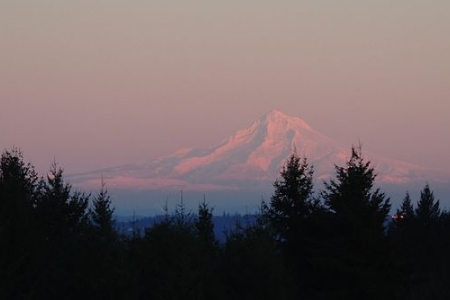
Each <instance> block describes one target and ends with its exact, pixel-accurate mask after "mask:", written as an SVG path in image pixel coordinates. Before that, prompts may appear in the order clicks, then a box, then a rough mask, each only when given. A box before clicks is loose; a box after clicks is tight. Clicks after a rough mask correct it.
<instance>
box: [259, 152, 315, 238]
mask: <svg viewBox="0 0 450 300" xmlns="http://www.w3.org/2000/svg"><path fill="white" fill-rule="evenodd" d="M313 172H314V171H313V168H312V167H310V166H309V164H308V162H307V159H306V158H304V159H300V158H299V157H298V156H297V154H296V153H295V152H294V153H293V154H292V155H291V156H290V158H289V159H288V161H287V162H286V165H285V166H283V169H282V171H281V172H280V178H279V179H277V180H276V181H275V183H274V188H275V191H274V194H273V196H272V198H271V200H270V204H269V208H268V210H267V214H268V220H269V222H270V223H271V225H272V226H273V228H274V230H275V231H276V233H277V235H278V237H279V239H280V240H281V241H283V242H285V241H288V240H289V239H292V238H294V237H295V236H298V234H299V230H301V229H300V227H299V226H301V223H302V222H303V221H304V220H305V219H306V218H307V217H308V216H309V215H310V214H311V212H312V210H313V208H314V202H313V198H312V193H313V182H312V177H313Z"/></svg>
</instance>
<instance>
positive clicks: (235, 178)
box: [73, 111, 430, 190]
mask: <svg viewBox="0 0 450 300" xmlns="http://www.w3.org/2000/svg"><path fill="white" fill-rule="evenodd" d="M294 149H296V151H297V154H298V155H299V156H301V157H307V158H308V161H309V162H310V163H311V164H312V165H313V166H314V169H315V177H316V178H317V179H328V178H330V177H332V176H333V174H334V165H335V164H337V165H344V164H345V162H346V160H347V159H348V157H349V155H350V148H349V147H346V146H343V145H341V144H340V143H338V142H336V141H334V140H332V139H330V138H329V137H326V136H324V135H322V134H320V133H319V132H317V131H315V130H314V129H312V128H311V127H310V126H309V125H308V124H307V123H306V122H305V121H303V120H302V119H300V118H297V117H290V116H287V115H285V114H283V113H282V112H279V111H272V112H270V113H268V114H266V115H264V116H263V117H261V118H260V119H259V120H257V121H256V122H254V123H253V124H251V126H250V127H248V128H246V129H242V130H239V131H238V132H236V133H235V134H234V135H232V136H231V137H229V138H228V139H227V140H225V141H224V142H223V143H221V144H219V145H218V146H216V147H213V148H210V149H181V150H179V151H177V152H175V153H174V154H173V155H169V156H166V157H163V158H160V159H158V160H155V161H153V162H151V163H150V164H142V165H133V166H123V167H118V168H110V169H106V170H100V171H97V172H91V173H87V174H82V175H78V176H74V177H73V181H74V182H75V183H77V184H78V185H81V186H85V187H98V186H99V177H100V174H102V176H103V177H104V178H105V179H106V180H107V181H108V185H109V186H112V187H115V188H124V189H127V188H142V189H159V188H161V189H162V188H176V189H185V190H218V189H219V190H220V189H239V188H240V187H241V186H245V187H246V188H248V187H251V186H259V185H262V184H264V185H266V184H270V183H272V182H273V181H274V180H275V178H276V177H277V176H278V174H279V171H280V169H281V168H282V166H283V165H284V164H285V162H286V158H287V157H289V155H290V154H291V153H292V152H293V150H294ZM363 153H364V154H365V156H366V157H367V158H369V159H370V160H371V161H372V162H373V164H374V166H375V168H376V171H377V173H378V178H377V180H378V181H379V182H381V183H383V182H384V183H390V184H404V183H409V182H414V181H421V182H424V181H426V180H427V179H430V178H429V176H430V173H429V172H427V170H425V169H424V168H421V167H418V166H415V165H412V164H409V163H405V162H400V161H396V160H392V159H385V158H382V157H379V156H376V155H372V154H371V153H370V152H367V151H365V149H363Z"/></svg>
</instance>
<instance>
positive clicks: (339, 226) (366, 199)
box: [322, 147, 396, 299]
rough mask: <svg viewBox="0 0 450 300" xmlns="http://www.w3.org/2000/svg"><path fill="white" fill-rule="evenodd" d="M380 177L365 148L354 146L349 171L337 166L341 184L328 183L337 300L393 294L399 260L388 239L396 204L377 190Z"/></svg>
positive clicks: (331, 286)
mask: <svg viewBox="0 0 450 300" xmlns="http://www.w3.org/2000/svg"><path fill="white" fill-rule="evenodd" d="M375 177H376V174H375V171H374V169H373V167H372V166H371V164H370V162H369V161H367V162H366V161H365V159H364V157H363V155H362V152H361V147H359V148H355V147H352V149H351V157H350V159H349V160H348V161H347V163H346V166H345V167H339V166H336V180H331V181H330V182H328V183H325V191H324V192H323V193H322V196H323V198H324V200H325V205H326V206H327V207H328V209H329V211H330V214H331V223H330V225H329V230H330V239H329V242H330V248H331V249H333V250H332V252H333V255H332V256H331V257H330V274H333V275H334V276H332V277H331V278H330V277H328V280H329V281H328V282H327V284H326V285H327V286H328V288H329V289H330V292H331V294H332V295H334V297H336V298H342V297H345V298H352V299H353V298H356V297H358V298H364V299H381V298H383V299H387V298H390V297H392V294H393V290H394V286H395V280H394V279H395V276H396V275H395V272H393V271H392V269H391V267H392V266H393V265H394V264H393V262H394V259H393V257H392V256H391V255H390V254H389V251H388V247H387V243H386V242H387V241H386V239H385V235H384V233H385V228H384V222H385V220H386V217H387V215H388V212H389V209H390V207H391V204H390V200H389V198H386V196H385V194H384V193H382V192H380V190H379V189H375V190H373V186H374V180H375Z"/></svg>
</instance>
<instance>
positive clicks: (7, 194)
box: [0, 149, 39, 299]
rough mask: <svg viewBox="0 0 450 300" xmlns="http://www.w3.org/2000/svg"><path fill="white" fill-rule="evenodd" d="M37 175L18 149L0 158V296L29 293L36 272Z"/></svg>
mask: <svg viewBox="0 0 450 300" xmlns="http://www.w3.org/2000/svg"><path fill="white" fill-rule="evenodd" d="M37 182H38V176H37V173H36V172H35V170H34V168H33V166H31V164H27V163H25V162H24V160H23V155H22V153H21V151H20V150H19V149H12V150H11V151H4V152H3V154H2V155H1V159H0V298H2V299H22V298H28V297H29V296H30V295H31V291H32V289H33V288H34V287H35V284H36V277H37V274H38V270H39V268H38V265H37V260H36V258H37V251H38V245H39V240H38V239H37V232H36V230H35V229H36V222H35V214H34V211H33V209H34V203H35V201H36V196H37V193H38V189H37Z"/></svg>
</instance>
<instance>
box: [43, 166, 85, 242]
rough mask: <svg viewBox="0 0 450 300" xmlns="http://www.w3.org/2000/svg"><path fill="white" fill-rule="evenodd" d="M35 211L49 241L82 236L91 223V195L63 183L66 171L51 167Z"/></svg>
mask: <svg viewBox="0 0 450 300" xmlns="http://www.w3.org/2000/svg"><path fill="white" fill-rule="evenodd" d="M41 188H42V189H43V194H42V196H41V197H40V199H38V201H37V205H36V209H37V212H38V216H39V218H40V220H41V225H42V226H43V231H44V233H45V235H46V240H47V241H52V240H54V239H56V240H57V239H64V238H65V237H67V236H77V235H79V234H83V232H84V230H85V229H86V227H87V224H88V211H87V208H88V204H89V196H87V195H85V194H83V193H81V192H78V191H75V192H72V186H71V185H70V184H68V183H66V182H65V181H64V176H63V169H62V168H59V167H58V165H57V164H56V163H53V164H52V167H51V169H50V172H49V174H48V175H47V181H46V182H41Z"/></svg>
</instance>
